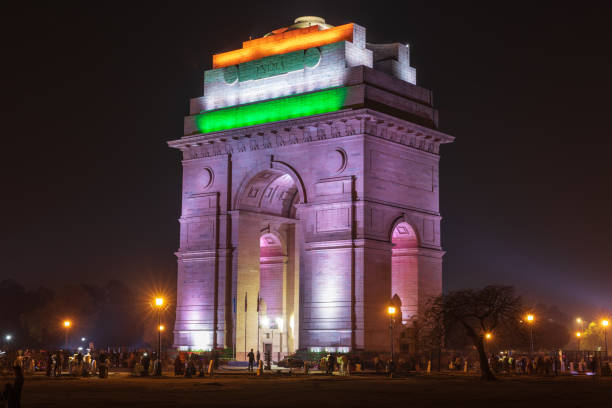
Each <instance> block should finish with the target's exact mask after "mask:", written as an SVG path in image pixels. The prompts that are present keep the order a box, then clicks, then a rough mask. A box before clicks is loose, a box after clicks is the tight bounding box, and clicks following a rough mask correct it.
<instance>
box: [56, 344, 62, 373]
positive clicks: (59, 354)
mask: <svg viewBox="0 0 612 408" xmlns="http://www.w3.org/2000/svg"><path fill="white" fill-rule="evenodd" d="M55 357H56V358H55V376H56V377H59V376H61V375H62V360H63V356H62V351H61V350H60V351H58V352H57V353H55Z"/></svg>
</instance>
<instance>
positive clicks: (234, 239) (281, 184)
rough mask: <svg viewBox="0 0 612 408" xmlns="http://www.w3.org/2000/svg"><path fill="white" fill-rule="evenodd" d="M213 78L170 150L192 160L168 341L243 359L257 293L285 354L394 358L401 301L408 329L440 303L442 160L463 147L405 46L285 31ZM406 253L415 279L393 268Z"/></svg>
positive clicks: (317, 28) (356, 30)
mask: <svg viewBox="0 0 612 408" xmlns="http://www.w3.org/2000/svg"><path fill="white" fill-rule="evenodd" d="M317 21H319V20H317ZM275 50H276V51H275ZM278 50H284V51H283V52H284V53H281V54H279V53H278ZM213 67H214V68H213V69H212V70H209V71H206V73H205V80H204V96H202V97H199V98H195V99H193V100H192V101H191V105H190V106H191V108H190V115H189V116H188V117H187V118H186V119H185V133H184V136H183V137H182V138H180V139H179V140H175V141H172V142H170V143H169V144H170V146H172V147H174V148H177V149H180V150H181V151H182V154H183V161H182V165H183V195H182V212H181V217H180V219H179V222H180V224H181V225H180V227H181V228H180V247H179V250H178V251H177V257H178V293H177V310H176V316H177V317H176V323H175V330H174V335H175V337H174V344H175V345H176V346H177V347H179V348H181V349H185V350H189V349H191V350H202V349H212V348H215V349H226V350H228V351H229V350H231V351H232V352H234V353H236V357H237V358H239V359H244V358H245V352H248V350H250V349H251V348H253V349H256V348H257V347H258V346H261V344H262V343H261V340H262V339H261V338H260V339H259V340H260V341H258V337H260V335H262V332H261V331H260V330H259V321H258V312H257V304H258V294H259V295H260V296H261V297H262V298H263V299H264V301H265V302H264V303H265V305H266V318H267V319H268V321H270V320H272V321H273V322H275V321H276V320H277V319H279V322H282V324H280V326H282V329H280V328H279V325H278V324H277V325H276V329H273V330H277V331H276V332H275V333H270V334H274V335H275V336H277V337H276V339H277V340H275V341H274V342H273V343H275V344H278V350H279V351H278V353H279V355H278V356H279V357H280V356H281V354H283V353H286V352H287V353H290V352H292V351H294V350H296V349H298V348H306V349H311V350H328V351H347V350H355V351H358V350H367V351H377V352H384V351H388V349H389V330H388V324H387V323H388V316H387V315H386V306H387V305H388V303H389V301H390V299H391V297H392V296H393V295H394V294H398V297H400V298H402V299H401V302H402V313H403V315H405V316H406V317H408V316H410V315H412V314H414V313H417V312H418V309H419V307H421V306H420V305H421V303H422V299H423V298H424V297H425V296H428V295H430V294H438V293H440V291H441V282H442V255H443V251H442V248H441V240H440V220H441V217H440V213H439V180H438V163H439V159H440V156H439V148H440V145H441V144H443V143H449V142H451V141H452V140H453V138H452V137H451V136H448V135H445V134H443V133H441V132H439V131H438V130H436V128H437V120H438V119H437V117H438V116H437V111H436V110H435V109H434V108H433V105H432V95H431V92H430V91H428V90H426V89H423V88H420V87H418V86H416V76H415V75H416V71H415V70H414V68H412V67H411V66H410V59H409V54H408V47H407V46H404V45H400V44H370V43H367V42H366V35H365V28H363V27H360V26H359V25H357V24H354V23H350V24H345V25H342V26H338V27H331V26H329V25H328V24H323V25H320V24H313V25H308V26H304V27H302V26H299V27H298V26H290V27H285V28H284V29H281V30H276V31H274V32H273V33H272V34H271V35H270V36H267V37H265V38H260V39H254V40H251V41H247V42H245V43H244V45H243V48H242V49H240V50H235V51H232V52H229V53H222V54H218V55H215V57H214V58H213ZM398 220H399V221H398ZM401 222H405V223H406V225H409V226H410V228H411V230H410V231H412V232H413V233H414V236H415V237H418V240H417V241H416V242H417V243H418V245H417V247H409V246H405V245H404V244H406V242H407V241H406V242H404V241H403V240H402V239H403V238H402V237H400V235H401V233H400V230H401V229H402V228H403V227H404V225H403V224H401ZM395 230H397V231H398V232H397V234H395V236H394V235H393V233H392V232H391V231H395ZM413 243H414V242H413ZM404 256H408V257H412V258H410V259H411V260H410V262H412V261H414V262H415V264H416V267H415V268H412V267H411V268H408V269H406V268H404V269H402V268H399V269H398V268H397V267H396V266H397V265H399V263H400V262H399V261H400V259H401V258H402V257H404ZM406 259H407V258H406ZM406 271H409V273H407V272H406ZM281 280H282V283H281ZM415 282H416V283H415ZM279 291H280V294H279ZM268 308H269V313H270V316H268V315H267V314H268ZM263 334H264V335H267V334H268V333H263ZM281 336H282V339H283V340H282V346H281ZM276 342H277V343H276ZM281 348H282V350H281Z"/></svg>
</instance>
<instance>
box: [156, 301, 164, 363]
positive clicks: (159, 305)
mask: <svg viewBox="0 0 612 408" xmlns="http://www.w3.org/2000/svg"><path fill="white" fill-rule="evenodd" d="M163 306H164V298H163V297H156V298H155V307H156V308H157V367H156V369H155V375H162V360H161V333H162V331H164V326H163V325H162V324H161V309H162V307H163Z"/></svg>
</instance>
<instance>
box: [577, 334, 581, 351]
mask: <svg viewBox="0 0 612 408" xmlns="http://www.w3.org/2000/svg"><path fill="white" fill-rule="evenodd" d="M580 336H582V333H580V332H576V338H577V339H578V351H580Z"/></svg>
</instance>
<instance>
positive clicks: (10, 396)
mask: <svg viewBox="0 0 612 408" xmlns="http://www.w3.org/2000/svg"><path fill="white" fill-rule="evenodd" d="M13 370H15V382H14V383H13V384H10V383H7V384H6V386H5V387H4V392H2V393H1V394H0V397H1V398H0V401H6V403H7V405H6V406H7V407H8V408H20V407H21V390H22V389H23V370H22V369H21V366H19V365H17V364H15V365H13Z"/></svg>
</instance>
